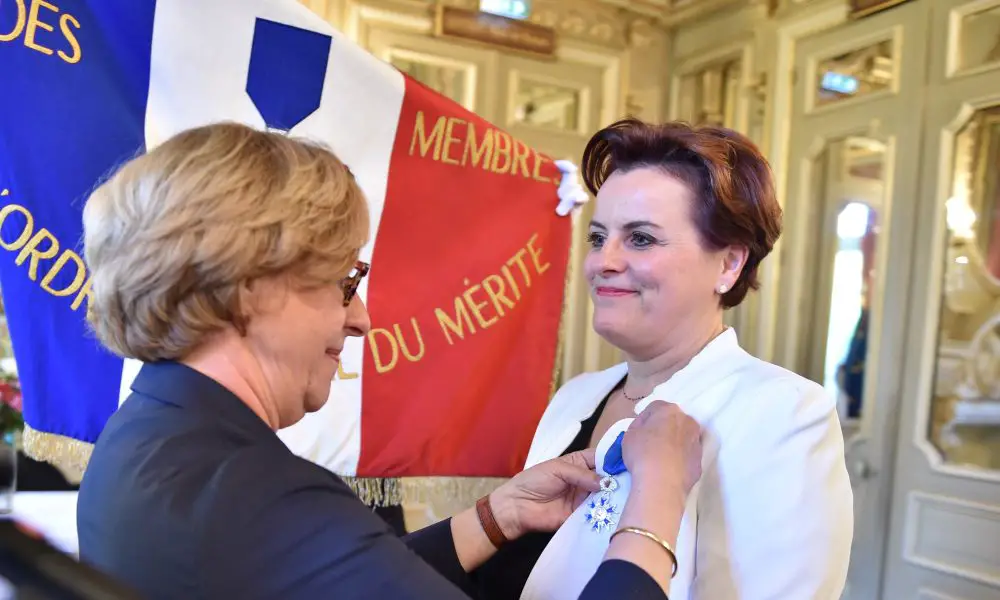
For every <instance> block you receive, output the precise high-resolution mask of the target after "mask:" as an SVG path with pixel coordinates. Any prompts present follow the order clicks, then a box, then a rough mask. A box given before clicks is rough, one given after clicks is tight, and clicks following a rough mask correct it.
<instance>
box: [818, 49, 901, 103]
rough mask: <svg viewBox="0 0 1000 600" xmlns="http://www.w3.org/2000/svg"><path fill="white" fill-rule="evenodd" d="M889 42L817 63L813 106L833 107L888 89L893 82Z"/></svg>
mask: <svg viewBox="0 0 1000 600" xmlns="http://www.w3.org/2000/svg"><path fill="white" fill-rule="evenodd" d="M895 69H896V57H895V56H894V43H893V40H891V39H888V40H883V41H880V42H877V43H874V44H870V45H868V46H865V47H863V48H857V49H855V50H851V51H849V52H845V53H843V54H840V55H838V56H831V57H829V58H826V59H824V60H821V61H819V63H818V64H817V66H816V81H815V83H814V88H813V89H814V91H815V98H816V106H827V105H830V104H836V103H838V102H842V101H844V100H849V99H851V98H859V97H862V96H867V95H869V94H874V93H877V92H883V91H887V90H890V89H892V84H893V80H894V79H895V78H896V70H895Z"/></svg>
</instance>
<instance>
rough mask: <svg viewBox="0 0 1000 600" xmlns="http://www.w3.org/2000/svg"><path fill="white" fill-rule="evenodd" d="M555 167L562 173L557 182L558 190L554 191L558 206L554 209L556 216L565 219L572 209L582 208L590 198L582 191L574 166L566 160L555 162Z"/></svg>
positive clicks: (577, 170)
mask: <svg viewBox="0 0 1000 600" xmlns="http://www.w3.org/2000/svg"><path fill="white" fill-rule="evenodd" d="M555 165H556V167H558V168H559V170H560V171H562V180H561V181H560V182H559V189H558V190H556V193H557V194H559V206H557V207H556V214H557V215H559V216H560V217H565V216H566V215H568V214H569V213H570V212H572V211H573V209H574V208H577V207H578V206H583V204H584V203H585V202H587V200H589V199H590V196H589V195H588V194H587V190H585V189H583V183H582V182H581V181H580V170H579V169H577V167H576V165H574V164H573V163H572V162H570V161H568V160H557V161H555Z"/></svg>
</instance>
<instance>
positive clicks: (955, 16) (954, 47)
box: [945, 0, 1000, 79]
mask: <svg viewBox="0 0 1000 600" xmlns="http://www.w3.org/2000/svg"><path fill="white" fill-rule="evenodd" d="M997 7H1000V0H974V1H973V2H969V3H968V4H962V5H961V6H956V7H955V8H952V9H951V10H950V11H948V37H947V41H946V44H947V50H946V58H945V61H946V62H945V77H946V78H948V79H958V78H960V77H971V76H973V75H981V74H983V73H989V72H990V71H996V70H998V69H1000V60H996V61H993V62H990V63H986V64H982V65H977V66H975V67H971V68H962V65H961V60H962V58H961V53H962V38H963V35H964V33H965V32H964V31H963V29H964V28H963V23H962V21H963V19H965V17H968V16H970V15H973V14H976V13H978V12H982V11H984V10H989V9H991V8H997Z"/></svg>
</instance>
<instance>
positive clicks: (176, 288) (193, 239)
mask: <svg viewBox="0 0 1000 600" xmlns="http://www.w3.org/2000/svg"><path fill="white" fill-rule="evenodd" d="M83 227H84V254H85V257H86V262H87V266H88V268H89V269H90V273H91V284H92V289H91V291H92V294H93V295H92V297H91V300H90V304H89V309H88V314H87V317H88V320H89V321H90V324H91V326H92V328H93V329H94V331H95V332H96V334H97V336H98V338H99V339H100V340H101V342H103V343H104V345H105V346H107V347H108V348H109V349H110V350H112V351H113V352H115V353H116V354H119V355H121V356H125V357H130V358H137V359H140V360H143V361H146V362H154V361H157V360H175V359H178V358H181V357H183V356H185V355H186V354H188V353H189V352H191V351H192V350H194V349H195V348H196V347H197V346H199V345H200V344H201V343H202V342H203V341H204V340H205V338H206V336H209V335H211V334H213V333H216V332H218V331H220V330H222V329H223V328H225V327H227V326H235V327H236V328H237V329H238V330H240V331H241V332H244V331H245V325H246V322H245V319H246V316H247V315H246V314H245V313H244V307H241V306H240V300H239V298H240V294H239V289H240V287H241V286H243V285H245V284H246V283H247V282H250V281H252V280H254V279H259V278H264V277H273V276H285V275H290V276H293V281H294V282H295V283H296V284H297V285H301V286H302V287H305V288H310V287H315V286H324V285H331V284H335V283H336V282H337V281H338V280H339V279H341V278H343V277H344V276H346V275H347V274H348V272H349V271H350V269H351V267H353V266H354V262H355V260H356V259H357V255H358V251H359V249H360V248H361V247H362V246H364V244H365V243H366V241H367V239H368V227H369V217H368V207H367V204H366V202H365V199H364V196H363V194H362V192H361V189H360V188H359V187H358V184H357V183H356V182H355V181H354V177H353V176H352V175H351V173H350V171H349V170H348V169H347V167H345V166H344V164H343V163H342V162H340V160H339V159H337V157H336V156H334V155H333V154H332V153H331V152H329V151H328V150H326V149H324V148H321V147H319V146H317V145H314V144H311V143H308V142H304V141H297V140H294V139H290V138H288V137H285V136H283V135H280V134H275V133H265V132H262V131H257V130H254V129H251V128H249V127H246V126H243V125H237V124H230V123H225V124H216V125H209V126H206V127H199V128H196V129H191V130H188V131H185V132H183V133H180V134H178V135H176V136H174V137H173V138H171V139H169V140H167V141H166V142H164V143H163V144H161V145H160V146H158V147H157V148H155V149H154V150H152V151H150V152H149V153H147V154H144V155H142V156H140V157H138V158H136V159H134V160H132V161H130V162H128V163H127V164H125V165H124V166H123V167H122V168H121V169H120V170H118V172H117V173H115V174H114V175H113V176H112V177H111V178H110V179H109V180H108V181H107V182H105V183H104V184H103V185H101V186H100V187H99V188H97V189H96V190H95V191H94V192H93V194H91V196H90V198H89V199H88V200H87V204H86V207H85V208H84V211H83Z"/></svg>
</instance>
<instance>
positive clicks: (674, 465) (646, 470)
mask: <svg viewBox="0 0 1000 600" xmlns="http://www.w3.org/2000/svg"><path fill="white" fill-rule="evenodd" d="M701 456H702V448H701V426H699V425H698V422H697V421H695V420H694V419H692V418H691V417H689V416H688V415H686V414H684V411H682V410H681V409H680V407H678V406H677V405H676V404H671V403H669V402H653V403H652V404H650V405H649V406H647V407H646V409H645V410H644V411H642V413H641V414H640V415H639V416H638V417H637V418H636V419H635V421H633V422H632V424H631V425H630V426H629V428H628V431H626V432H625V439H624V440H622V457H623V458H624V460H625V466H626V467H628V470H629V472H630V473H631V474H632V477H633V479H634V480H636V481H642V482H643V483H644V484H645V485H655V486H657V487H660V486H664V487H667V488H669V489H675V490H676V491H678V492H680V493H681V494H683V496H684V497H685V498H686V497H687V495H688V494H689V493H690V492H691V488H692V487H694V484H695V483H697V481H698V480H699V479H700V478H701Z"/></svg>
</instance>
